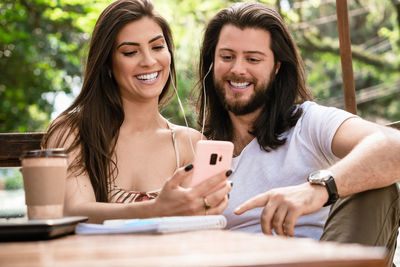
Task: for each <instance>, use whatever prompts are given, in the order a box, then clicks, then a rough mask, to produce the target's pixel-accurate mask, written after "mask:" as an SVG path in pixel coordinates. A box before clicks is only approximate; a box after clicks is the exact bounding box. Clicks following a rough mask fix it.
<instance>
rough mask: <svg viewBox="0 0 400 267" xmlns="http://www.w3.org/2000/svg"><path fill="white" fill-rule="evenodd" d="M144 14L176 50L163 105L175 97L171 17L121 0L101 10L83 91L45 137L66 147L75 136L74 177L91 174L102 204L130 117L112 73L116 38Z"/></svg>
mask: <svg viewBox="0 0 400 267" xmlns="http://www.w3.org/2000/svg"><path fill="white" fill-rule="evenodd" d="M143 17H149V18H151V19H153V20H154V21H155V22H156V23H157V24H158V25H159V26H160V27H161V29H162V31H163V35H164V38H165V40H166V42H167V45H168V50H169V52H170V54H171V65H170V73H171V75H170V77H169V78H168V80H167V83H166V85H165V86H164V88H163V90H162V93H161V94H160V96H159V101H158V102H159V106H162V105H164V104H166V103H167V102H168V101H169V100H170V98H171V97H172V96H173V92H172V94H169V87H170V84H171V79H174V81H173V82H175V81H176V73H175V64H174V53H173V50H174V44H173V39H172V33H171V29H170V27H169V25H168V23H167V21H166V20H165V19H164V18H162V17H161V16H160V15H159V14H157V13H156V12H155V11H154V8H153V4H152V3H151V1H150V0H119V1H115V2H113V3H112V4H110V5H109V6H108V7H107V8H106V9H105V10H104V11H103V12H102V13H101V15H100V17H99V18H98V20H97V22H96V25H95V27H94V30H93V34H92V39H91V42H90V47H89V54H88V58H87V63H86V69H85V71H84V79H83V85H82V90H81V92H80V94H79V95H78V97H77V98H76V99H75V101H74V102H73V104H72V105H71V106H70V107H69V108H68V109H66V110H65V111H64V112H63V113H61V114H60V116H59V117H58V118H57V119H56V120H55V121H54V122H53V123H52V124H51V125H50V127H49V129H48V131H47V134H46V135H45V136H44V138H43V140H42V147H48V146H49V145H50V143H51V146H55V147H64V146H65V145H66V141H67V139H68V138H71V137H73V140H72V142H71V144H70V145H69V147H67V151H68V152H71V151H74V150H77V151H78V156H77V157H76V158H75V160H74V161H73V162H72V164H71V165H70V166H69V170H71V171H72V172H74V175H81V174H86V175H88V176H89V178H90V181H91V183H92V186H93V189H94V191H95V196H96V201H98V202H107V201H108V192H109V186H110V184H111V182H112V181H113V179H115V177H116V175H117V173H118V169H117V163H116V161H115V157H114V156H113V155H114V151H115V146H116V142H117V139H118V135H119V129H120V127H121V125H122V122H123V121H124V111H123V107H122V100H121V95H120V91H119V88H118V85H117V83H116V82H115V80H114V79H113V77H112V74H111V66H112V62H111V60H112V52H113V48H114V42H115V39H116V36H117V34H118V32H119V31H120V29H121V28H122V27H123V26H124V25H126V24H127V23H129V22H132V21H135V20H139V19H141V18H143ZM50 140H51V142H50ZM53 142H54V143H53ZM68 143H70V141H68Z"/></svg>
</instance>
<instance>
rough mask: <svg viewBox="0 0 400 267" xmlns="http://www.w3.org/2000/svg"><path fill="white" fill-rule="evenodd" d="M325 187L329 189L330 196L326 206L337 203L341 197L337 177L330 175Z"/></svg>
mask: <svg viewBox="0 0 400 267" xmlns="http://www.w3.org/2000/svg"><path fill="white" fill-rule="evenodd" d="M325 188H326V190H327V191H328V195H329V198H328V201H327V202H326V203H325V205H324V207H326V206H329V205H331V204H333V203H335V202H336V201H337V200H338V198H339V194H338V192H337V187H336V183H335V179H334V178H333V177H332V176H331V177H329V179H328V180H326V181H325Z"/></svg>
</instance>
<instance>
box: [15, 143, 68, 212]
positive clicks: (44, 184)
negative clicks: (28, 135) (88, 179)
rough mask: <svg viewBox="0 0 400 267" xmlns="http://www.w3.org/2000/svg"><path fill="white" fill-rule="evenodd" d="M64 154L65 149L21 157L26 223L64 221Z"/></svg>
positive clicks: (32, 151)
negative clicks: (27, 219) (34, 220)
mask: <svg viewBox="0 0 400 267" xmlns="http://www.w3.org/2000/svg"><path fill="white" fill-rule="evenodd" d="M67 157H68V155H67V153H66V151H65V150H64V149H58V148H57V149H42V150H31V151H27V152H25V153H24V154H23V155H22V156H21V163H22V168H21V172H22V177H23V180H24V190H25V203H26V205H27V211H28V218H29V219H56V218H61V217H63V208H64V195H65V181H66V178H67V167H68V164H67Z"/></svg>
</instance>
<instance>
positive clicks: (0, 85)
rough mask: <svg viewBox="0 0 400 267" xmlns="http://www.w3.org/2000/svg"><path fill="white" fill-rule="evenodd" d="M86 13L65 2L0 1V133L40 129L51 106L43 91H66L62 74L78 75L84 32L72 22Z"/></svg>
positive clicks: (84, 10)
mask: <svg viewBox="0 0 400 267" xmlns="http://www.w3.org/2000/svg"><path fill="white" fill-rule="evenodd" d="M86 11H87V10H86V9H85V7H84V6H83V5H82V4H80V3H76V4H73V5H71V4H69V3H67V2H66V1H63V4H61V3H60V2H59V1H41V0H30V1H22V0H21V1H14V0H6V1H3V2H2V3H1V4H0V25H1V27H0V99H1V102H0V132H4V131H20V132H25V131H38V130H44V129H45V127H46V126H47V124H48V122H49V118H50V114H51V112H52V110H53V103H52V102H51V101H49V100H48V99H47V98H48V97H47V96H48V93H52V92H54V93H55V92H61V91H64V92H66V93H70V92H71V84H69V83H68V82H67V79H66V77H74V76H78V77H80V76H81V66H80V61H81V60H80V58H81V56H82V48H83V46H84V44H85V43H86V42H87V40H88V36H87V34H86V33H84V32H83V31H82V30H81V29H79V28H78V27H76V26H75V25H74V20H75V19H76V18H77V17H78V16H83V15H84V14H85V13H86Z"/></svg>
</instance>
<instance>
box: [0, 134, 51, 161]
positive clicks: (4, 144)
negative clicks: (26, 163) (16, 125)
mask: <svg viewBox="0 0 400 267" xmlns="http://www.w3.org/2000/svg"><path fill="white" fill-rule="evenodd" d="M43 135H44V133H0V168H1V167H19V166H21V162H20V160H19V157H20V156H21V155H22V153H23V152H24V151H27V150H35V149H40V142H41V140H42V137H43Z"/></svg>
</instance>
